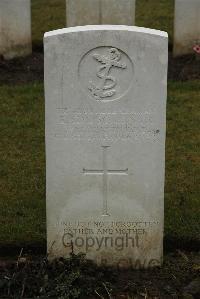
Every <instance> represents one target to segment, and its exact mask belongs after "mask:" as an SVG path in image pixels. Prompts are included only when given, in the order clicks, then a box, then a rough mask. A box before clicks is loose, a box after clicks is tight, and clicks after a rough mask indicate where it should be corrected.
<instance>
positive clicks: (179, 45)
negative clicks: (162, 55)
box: [173, 0, 200, 56]
mask: <svg viewBox="0 0 200 299" xmlns="http://www.w3.org/2000/svg"><path fill="white" fill-rule="evenodd" d="M196 44H198V45H199V44H200V1H199V0H176V1H175V17H174V49H173V52H174V56H179V55H184V54H190V53H194V51H193V47H194V45H196Z"/></svg>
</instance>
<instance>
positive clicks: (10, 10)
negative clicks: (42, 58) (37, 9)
mask: <svg viewBox="0 0 200 299" xmlns="http://www.w3.org/2000/svg"><path fill="white" fill-rule="evenodd" d="M31 51H32V46H31V4H30V0H0V55H2V56H3V57H4V58H5V59H11V58H14V57H18V56H19V57H20V56H26V55H29V54H31Z"/></svg>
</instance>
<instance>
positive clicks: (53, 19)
mask: <svg viewBox="0 0 200 299" xmlns="http://www.w3.org/2000/svg"><path fill="white" fill-rule="evenodd" d="M31 2H32V36H33V45H34V46H40V47H41V45H42V39H43V35H44V32H46V31H50V30H54V29H58V28H63V27H65V26H66V25H65V24H66V6H65V3H66V0H42V1H41V0H32V1H31ZM173 14H174V0H136V25H137V26H142V27H149V28H154V29H159V30H164V31H167V32H168V34H169V40H170V43H171V42H172V34H173Z"/></svg>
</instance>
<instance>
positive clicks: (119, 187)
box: [44, 25, 168, 268]
mask: <svg viewBox="0 0 200 299" xmlns="http://www.w3.org/2000/svg"><path fill="white" fill-rule="evenodd" d="M44 47H45V98H46V162H47V164H46V165H47V172H46V173H47V236H48V252H49V257H51V258H54V257H58V256H67V255H68V254H69V253H70V252H71V251H72V250H73V252H74V253H79V252H83V253H86V257H87V258H89V259H92V260H94V261H95V262H96V263H98V264H103V263H105V264H109V265H117V266H119V267H133V268H138V267H151V266H155V265H158V264H161V261H162V241H163V212H164V211H163V200H164V168H165V166H164V164H165V161H164V160H165V159H164V156H165V113H166V111H165V109H166V108H165V107H166V90H167V82H166V81H167V60H168V53H167V51H168V39H167V34H166V33H165V32H161V31H157V30H150V29H145V28H138V27H130V26H111V25H104V26H84V27H71V28H68V29H62V30H56V31H53V32H49V33H46V34H45V38H44Z"/></svg>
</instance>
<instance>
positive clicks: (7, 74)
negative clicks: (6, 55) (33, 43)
mask: <svg viewBox="0 0 200 299" xmlns="http://www.w3.org/2000/svg"><path fill="white" fill-rule="evenodd" d="M43 74H44V55H43V54H42V53H40V52H33V54H32V55H30V56H27V57H25V58H16V59H12V60H9V61H6V60H4V59H3V58H1V59H0V85H2V84H24V83H29V82H34V81H43V77H44V75H43Z"/></svg>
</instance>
